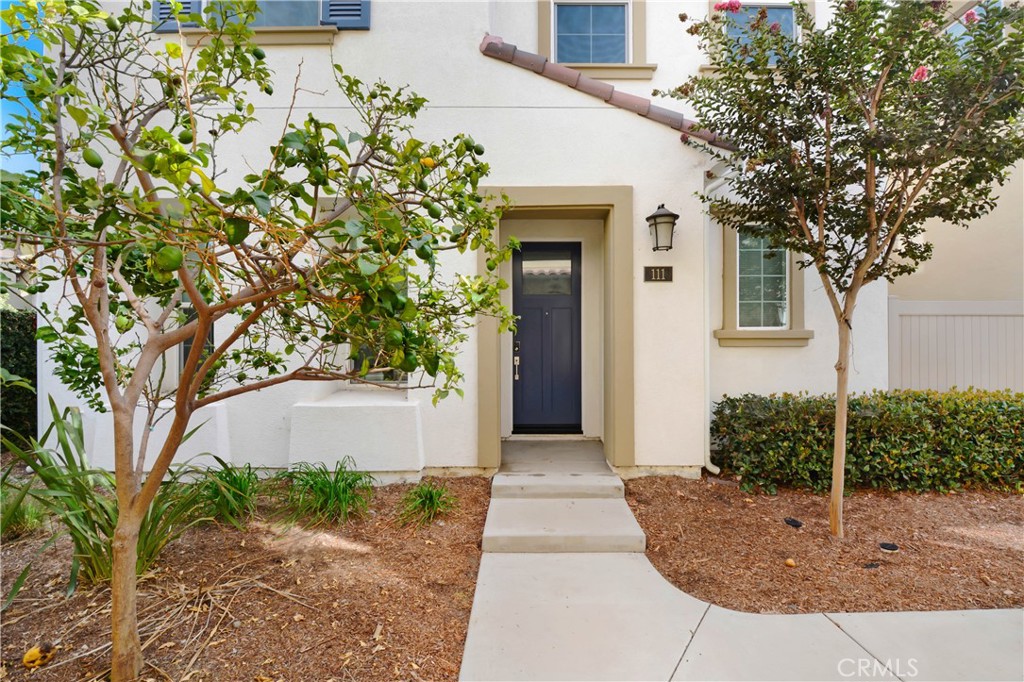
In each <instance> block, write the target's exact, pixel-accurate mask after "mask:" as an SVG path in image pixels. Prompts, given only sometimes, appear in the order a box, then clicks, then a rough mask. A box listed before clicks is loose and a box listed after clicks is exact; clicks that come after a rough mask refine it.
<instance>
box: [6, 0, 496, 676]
mask: <svg viewBox="0 0 1024 682" xmlns="http://www.w3.org/2000/svg"><path fill="white" fill-rule="evenodd" d="M255 4H256V3H254V2H217V3H204V5H205V8H204V10H203V13H202V14H193V15H189V16H187V17H183V20H185V19H187V20H188V21H190V22H192V23H194V24H196V25H198V26H199V27H201V28H202V29H204V30H205V35H204V37H203V38H202V39H201V40H198V41H197V42H195V44H194V45H192V44H189V43H188V42H186V41H185V40H184V38H183V37H182V36H180V35H178V34H176V33H172V34H156V33H154V32H153V28H154V27H153V25H152V8H151V6H150V3H149V2H148V1H140V2H136V3H133V4H131V5H128V6H125V5H119V7H120V8H122V9H121V10H120V12H119V13H118V14H117V15H116V16H112V15H109V14H107V13H105V12H104V11H103V9H102V8H101V7H100V5H99V4H98V3H96V2H93V1H91V0H74V2H72V1H70V0H69V1H68V2H61V1H59V0H53V1H50V2H38V1H32V0H29V1H26V2H24V3H23V4H17V5H14V6H12V7H10V8H9V9H7V10H6V11H4V14H3V17H4V21H5V23H6V25H7V26H8V27H10V32H9V33H8V34H6V35H3V37H2V43H0V47H2V55H0V56H2V60H3V81H2V93H3V97H4V101H5V104H17V105H18V106H21V107H23V108H24V110H25V112H26V113H25V115H20V116H17V117H16V120H15V122H14V123H13V124H11V125H10V129H9V137H8V138H7V141H6V145H7V146H8V147H9V149H10V150H11V151H15V152H26V153H31V154H33V155H34V156H35V157H36V158H37V159H38V160H39V162H40V166H39V170H38V171H33V172H29V173H25V174H24V175H21V176H10V175H7V176H5V178H4V180H5V181H4V185H3V195H2V211H3V215H2V217H3V245H4V246H5V247H8V248H11V249H13V251H14V252H15V253H17V254H19V258H18V259H17V260H15V261H14V262H10V263H6V264H5V265H4V267H5V269H7V270H8V273H7V275H6V276H5V277H4V287H5V288H7V289H8V290H9V291H10V292H12V293H14V294H18V295H22V296H23V297H26V298H31V297H32V296H31V295H32V294H40V293H41V292H47V293H45V294H43V296H40V297H36V300H37V301H43V302H42V303H37V305H38V309H39V311H40V314H41V315H42V316H43V317H44V318H45V322H44V324H43V326H42V327H41V328H40V330H39V338H40V339H42V340H43V341H44V342H47V343H48V344H49V345H50V348H51V352H52V355H53V358H54V359H55V365H56V372H57V374H58V375H59V376H60V378H61V379H62V380H63V381H64V382H65V383H66V385H68V386H69V387H70V388H71V389H73V390H74V391H75V392H76V394H77V395H78V396H80V397H81V398H82V399H83V400H84V401H85V402H87V403H88V404H89V405H91V406H93V407H94V408H97V409H106V410H109V413H110V414H111V416H112V419H113V424H114V460H115V474H116V483H117V502H118V510H119V515H118V521H117V528H116V531H115V534H114V537H113V538H112V543H113V556H114V567H113V579H112V585H111V592H112V600H113V609H112V614H111V615H112V622H113V660H112V670H113V679H114V680H129V679H134V678H135V677H136V676H137V675H138V674H139V672H140V669H141V665H142V655H141V649H140V642H139V636H138V629H137V618H136V545H137V540H138V535H139V526H140V523H141V520H142V518H143V515H144V514H145V512H146V510H147V508H148V507H149V505H150V502H151V501H152V500H153V497H154V494H155V493H156V491H157V489H158V487H159V486H160V483H161V480H162V479H163V477H164V474H165V473H166V472H167V470H168V467H169V465H170V464H171V461H172V459H173V458H174V455H175V452H176V450H177V449H178V447H179V445H180V444H181V442H182V439H183V438H184V437H185V436H186V434H187V432H188V428H189V423H190V419H191V417H192V415H193V414H194V413H195V412H196V411H197V410H199V409H201V408H203V407H205V406H207V405H212V404H214V403H217V402H219V401H222V400H225V399H227V398H230V397H232V396H236V395H240V394H243V393H248V392H251V391H256V390H259V389H264V388H268V387H271V386H274V385H277V384H281V383H284V382H287V381H299V380H303V381H324V380H337V379H351V380H362V381H367V380H369V379H370V378H371V377H372V376H380V372H382V371H383V370H388V371H400V372H404V373H406V374H407V375H408V376H410V377H411V378H410V383H411V384H414V385H430V386H433V387H434V389H435V400H437V399H440V398H444V397H446V396H447V395H448V392H449V391H452V390H454V391H458V390H459V389H458V384H459V381H460V379H461V376H462V375H461V374H460V372H459V369H458V368H457V367H456V364H455V359H456V351H457V348H458V347H459V345H460V343H462V342H463V341H464V340H465V339H466V338H467V331H468V327H469V325H470V324H472V320H471V318H473V316H476V315H493V316H496V317H498V318H499V320H500V322H501V325H502V326H503V328H507V326H508V324H509V323H510V321H511V318H510V315H509V313H508V311H507V310H505V309H504V308H503V307H502V306H501V304H500V302H499V291H500V289H501V288H502V287H503V286H505V285H504V284H503V283H502V282H501V281H500V280H498V279H497V278H496V277H495V276H494V275H493V274H492V273H493V271H494V270H495V269H496V267H497V264H498V263H499V262H501V261H502V260H504V259H506V258H507V257H508V253H509V251H508V249H507V248H500V247H499V246H497V245H496V244H495V243H494V239H493V237H494V231H495V226H496V220H497V212H496V210H495V209H493V208H490V206H492V205H493V204H492V203H491V202H490V200H489V199H488V198H487V197H483V196H481V195H480V194H478V183H479V181H480V179H481V178H482V177H483V176H484V175H485V174H486V173H487V170H488V167H487V164H485V163H484V162H483V161H482V160H481V158H480V156H481V155H482V154H483V151H484V150H483V147H482V146H480V145H478V144H477V143H476V142H474V141H473V140H472V139H471V138H470V137H468V136H466V135H464V134H458V135H455V136H454V137H453V138H452V139H448V140H444V141H440V142H427V141H423V140H419V139H417V138H416V137H414V136H413V131H412V129H411V127H410V121H411V119H413V118H414V117H415V116H416V115H417V113H418V112H419V111H420V110H421V109H422V108H423V106H424V104H425V100H424V99H422V98H420V97H418V96H417V95H415V94H413V93H411V92H409V91H407V90H406V89H404V88H398V89H395V88H392V87H390V86H388V85H386V84H384V83H379V82H378V83H375V84H365V83H363V82H361V81H360V80H358V79H356V78H354V77H352V76H349V75H347V74H346V73H343V71H342V69H341V68H340V67H337V66H335V67H334V81H335V82H334V83H333V84H332V85H334V86H336V91H335V92H334V94H332V95H331V96H332V97H335V98H337V99H338V100H340V101H344V102H347V103H349V104H350V105H351V112H350V113H351V114H352V123H353V127H352V130H351V131H349V130H347V129H344V130H343V129H339V127H338V125H337V124H335V123H333V122H330V121H326V120H321V119H318V118H316V117H315V116H313V115H308V116H302V115H300V114H299V113H298V112H295V111H294V107H295V101H296V95H297V93H298V92H299V82H298V80H297V81H296V83H295V84H294V85H293V87H292V89H293V92H292V95H291V97H290V98H289V97H288V95H287V94H285V96H284V98H283V100H282V101H284V102H288V101H289V100H290V101H291V103H292V110H290V111H289V116H288V122H287V123H286V124H285V125H283V126H282V129H279V130H276V131H269V130H267V129H266V128H260V129H259V130H256V128H257V127H258V125H259V124H258V121H257V117H258V112H257V110H256V109H255V108H254V106H253V104H252V103H251V102H250V95H256V96H260V97H262V96H263V94H261V93H260V91H262V93H265V94H271V93H272V92H273V88H272V75H271V72H270V70H269V68H268V67H267V65H266V64H265V61H264V59H265V54H264V52H263V50H262V49H260V48H259V47H258V46H256V45H255V44H254V43H253V32H252V30H251V29H250V23H251V21H252V19H253V15H254V13H255V11H256V7H255ZM175 9H177V10H180V6H176V7H175ZM26 34H30V35H33V36H35V37H36V38H37V39H39V40H40V41H41V42H42V44H43V46H44V50H43V54H37V53H34V52H30V51H28V50H26V49H25V48H24V47H22V46H19V45H18V43H17V39H18V37H19V36H23V35H26ZM14 84H20V85H21V86H22V88H23V89H24V96H23V97H21V96H18V97H17V99H18V101H17V102H14V101H13V99H14V98H15V95H14V94H12V93H13V92H14V88H13V87H12V86H13V85H14ZM265 140H269V141H271V142H272V144H270V145H269V148H265V149H264V152H265V153H264V154H263V155H262V156H260V155H259V154H258V153H256V150H257V149H258V147H259V146H260V145H261V144H263V145H266V144H267V142H265ZM242 150H245V151H246V152H249V153H253V154H255V156H254V157H253V158H254V160H257V161H258V162H259V169H258V170H250V171H249V174H244V173H245V172H246V169H240V168H229V169H226V168H224V162H223V161H220V163H219V165H218V155H219V153H221V152H224V151H232V152H233V153H234V155H235V156H234V157H233V158H240V156H241V155H240V151H242ZM235 163H238V164H242V163H243V162H242V161H237V162H235ZM228 172H232V173H233V179H232V181H231V184H230V186H228V185H227V182H226V181H225V180H224V178H225V177H226V176H227V173H228ZM243 175H244V177H243ZM30 247H31V248H30ZM476 249H483V250H484V251H485V252H486V263H487V272H486V273H485V274H484V275H476V274H471V275H459V274H457V273H455V272H453V271H452V268H451V266H446V265H445V264H444V263H443V261H444V260H445V259H444V258H439V255H440V254H441V252H444V251H448V250H456V251H458V252H464V251H466V250H476ZM27 254H31V255H27ZM474 261H475V259H474ZM474 269H475V264H474ZM25 273H29V274H30V275H31V276H30V277H28V278H25V277H21V278H20V279H19V277H18V276H20V275H24V274H25ZM19 281H21V282H26V284H24V285H18V284H16V283H17V282H19ZM214 325H216V330H217V331H216V335H215V336H214V339H213V343H212V345H211V344H210V343H209V342H208V341H207V339H208V337H209V335H210V330H211V328H213V327H214ZM182 348H184V349H186V350H187V352H185V354H184V360H183V362H182V363H181V364H180V366H178V363H177V362H176V361H171V360H169V358H174V357H176V356H177V355H178V353H179V352H181V349H182ZM168 404H170V405H172V407H171V408H170V409H169V411H167V412H162V411H161V407H162V406H165V405H168ZM137 417H138V419H137ZM161 418H166V419H167V420H168V421H169V425H168V427H167V431H168V436H167V438H166V440H165V441H163V442H162V443H159V444H150V443H148V442H147V438H148V434H149V432H150V428H145V429H143V430H142V431H141V433H142V434H143V435H142V436H141V438H139V439H138V440H136V438H135V437H134V436H133V426H134V425H135V424H136V422H137V421H144V422H145V425H146V427H151V426H152V425H153V424H154V423H155V422H156V421H157V420H159V419H161ZM151 445H152V447H150V446H151ZM150 449H152V450H154V451H153V452H150V451H149V450H150ZM147 472H148V473H147Z"/></svg>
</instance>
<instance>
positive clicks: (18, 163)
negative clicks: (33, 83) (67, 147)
mask: <svg viewBox="0 0 1024 682" xmlns="http://www.w3.org/2000/svg"><path fill="white" fill-rule="evenodd" d="M10 6H11V0H0V9H7V8H8V7H10ZM0 30H2V31H3V32H4V33H7V32H8V30H9V29H8V27H7V24H5V23H3V22H0ZM22 44H24V45H26V46H27V47H29V48H30V49H33V50H37V51H39V50H41V49H42V43H41V42H40V41H39V40H38V39H36V38H32V39H30V40H27V41H24V42H23V43H22ZM17 94H20V93H19V92H17V91H15V95H17ZM24 113H25V109H24V108H23V107H18V106H17V105H14V104H10V103H8V102H0V129H2V130H3V138H4V139H5V140H6V138H7V124H8V122H10V121H11V120H12V119H11V116H12V115H13V114H24ZM0 167H2V168H3V169H4V170H8V171H24V170H28V169H32V168H36V167H37V164H36V161H35V159H33V158H32V157H31V156H29V155H27V154H16V155H13V156H12V155H8V154H7V149H6V144H5V145H4V153H3V155H2V157H0Z"/></svg>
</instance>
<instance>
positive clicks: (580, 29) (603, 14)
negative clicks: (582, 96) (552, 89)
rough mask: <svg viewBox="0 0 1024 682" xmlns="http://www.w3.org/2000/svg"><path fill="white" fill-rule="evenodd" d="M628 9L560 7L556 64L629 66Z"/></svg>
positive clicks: (613, 5)
mask: <svg viewBox="0 0 1024 682" xmlns="http://www.w3.org/2000/svg"><path fill="white" fill-rule="evenodd" d="M627 9H628V7H627V5H626V4H624V3H600V4H576V3H556V4H555V55H556V61H558V62H562V63H578V64H625V63H626V62H628V61H629V60H628V59H627V54H628V40H627V36H628V31H627V28H628V16H627V15H628V12H627Z"/></svg>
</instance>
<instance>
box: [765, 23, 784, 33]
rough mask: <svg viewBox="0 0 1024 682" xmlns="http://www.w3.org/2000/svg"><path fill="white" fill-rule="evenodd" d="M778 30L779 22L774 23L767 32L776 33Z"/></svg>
mask: <svg viewBox="0 0 1024 682" xmlns="http://www.w3.org/2000/svg"><path fill="white" fill-rule="evenodd" d="M780 28H781V26H779V22H777V21H776V22H775V23H773V24H772V25H771V26H769V27H768V30H769V31H771V32H772V33H778V32H779V29H780Z"/></svg>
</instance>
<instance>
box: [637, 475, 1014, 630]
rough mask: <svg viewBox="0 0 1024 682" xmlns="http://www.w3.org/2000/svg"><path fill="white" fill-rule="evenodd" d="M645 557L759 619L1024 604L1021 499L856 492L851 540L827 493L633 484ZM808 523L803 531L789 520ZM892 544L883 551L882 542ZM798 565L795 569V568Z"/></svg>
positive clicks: (723, 484)
mask: <svg viewBox="0 0 1024 682" xmlns="http://www.w3.org/2000/svg"><path fill="white" fill-rule="evenodd" d="M626 498H627V501H628V502H629V506H630V508H632V510H633V512H634V514H635V515H636V517H637V520H638V521H639V522H640V525H641V527H642V528H643V529H644V532H646V533H647V556H648V558H649V559H650V560H651V562H652V563H653V564H654V566H655V567H656V568H657V569H658V571H660V572H661V574H662V575H663V576H665V578H666V579H668V580H669V582H671V583H672V584H674V585H676V586H677V587H678V588H680V589H681V590H683V591H685V592H687V593H689V594H691V595H693V596H694V597H697V598H699V599H703V600H705V601H708V602H711V603H714V604H717V605H719V606H723V607H726V608H730V609H735V610H738V611H747V612H754V613H758V612H759V613H809V612H820V611H937V610H945V609H994V608H1010V607H1021V606H1024V587H1022V586H1024V496H1022V495H1017V494H1011V493H1006V494H1001V493H993V492H973V491H972V492H956V493H951V494H948V495H940V494H932V493H928V494H910V493H886V492H878V491H855V492H854V493H853V494H852V495H850V496H848V497H847V498H846V499H845V501H844V510H845V513H844V516H845V538H844V539H842V540H837V539H835V538H833V537H832V536H831V534H830V532H829V524H828V496H827V495H814V494H811V493H807V492H801V491H794V490H780V491H779V493H778V495H776V496H770V495H764V494H751V493H747V492H744V491H743V490H741V489H740V488H739V486H738V485H737V484H736V483H735V482H734V481H721V480H718V479H710V478H706V479H703V480H685V479H680V478H676V477H651V478H641V479H635V480H632V481H627V483H626ZM787 517H789V518H792V519H795V520H798V521H800V522H802V523H803V526H802V527H801V528H799V529H797V528H793V527H791V526H789V525H787V524H786V523H785V522H784V519H785V518H787ZM883 542H884V543H895V544H896V545H897V546H898V548H899V549H898V551H896V552H893V553H888V552H883V551H882V550H881V548H880V547H879V543H883ZM787 559H792V560H793V562H795V564H796V565H795V566H793V567H790V566H787V565H786V560H787Z"/></svg>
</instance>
